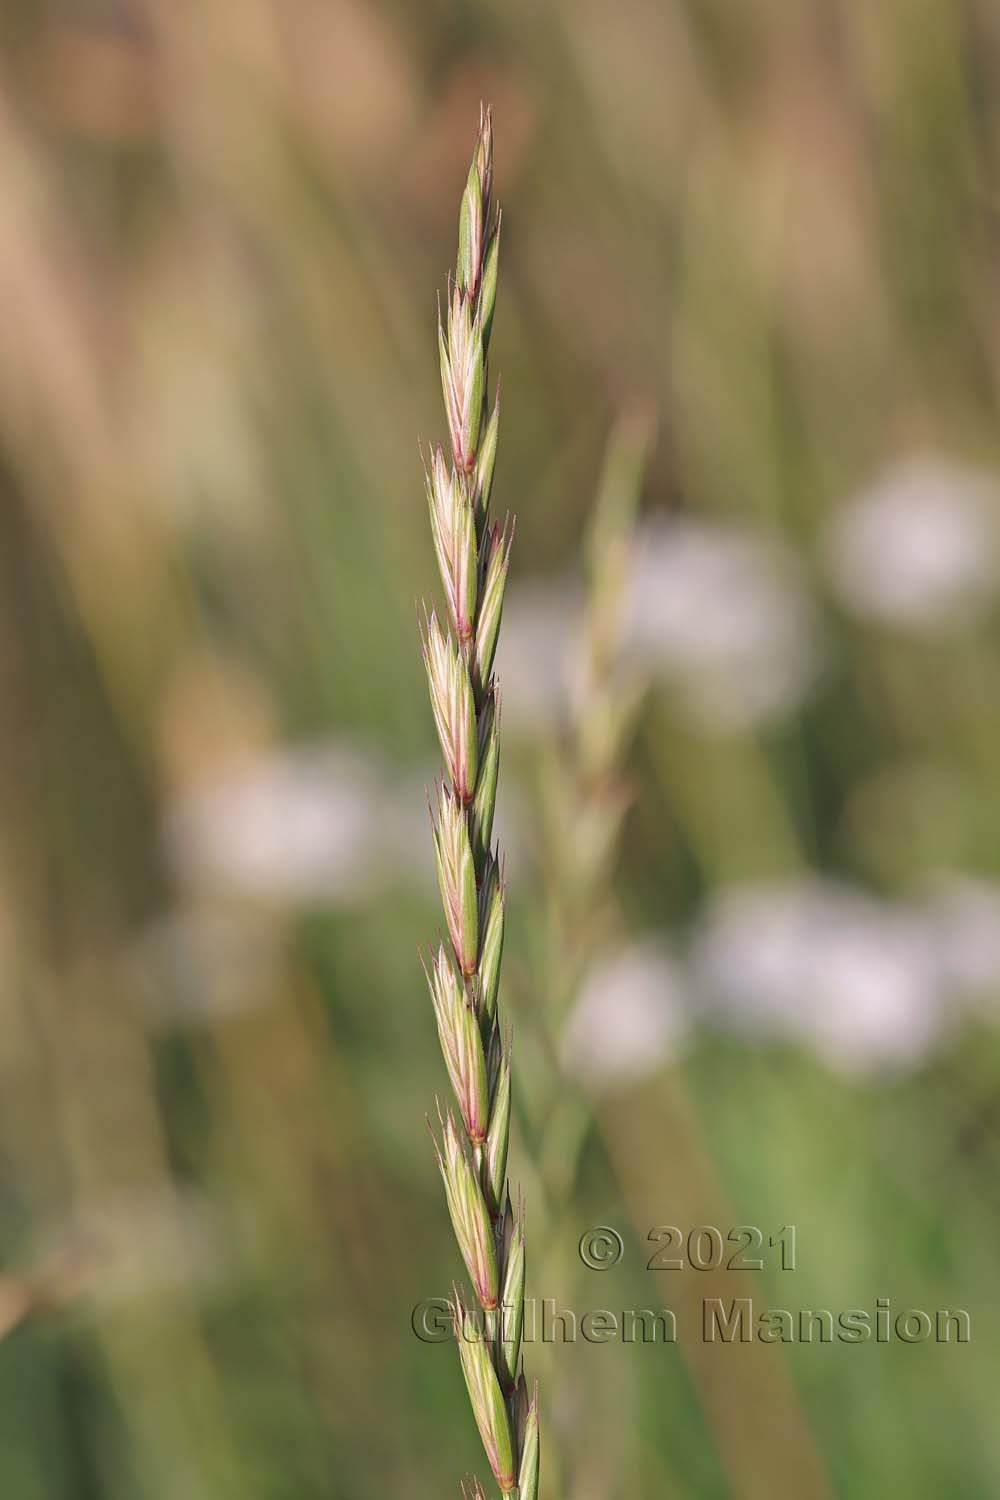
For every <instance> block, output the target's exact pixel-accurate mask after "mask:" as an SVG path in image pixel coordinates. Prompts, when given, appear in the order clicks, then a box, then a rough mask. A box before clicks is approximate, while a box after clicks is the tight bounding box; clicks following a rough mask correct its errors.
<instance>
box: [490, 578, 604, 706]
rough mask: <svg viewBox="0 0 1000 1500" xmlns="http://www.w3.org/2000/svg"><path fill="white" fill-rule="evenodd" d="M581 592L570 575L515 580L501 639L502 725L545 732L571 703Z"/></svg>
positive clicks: (581, 600) (511, 586) (505, 613)
mask: <svg viewBox="0 0 1000 1500" xmlns="http://www.w3.org/2000/svg"><path fill="white" fill-rule="evenodd" d="M582 625H583V593H582V590H581V589H580V587H579V585H578V584H577V583H575V582H574V581H573V580H571V579H569V578H565V577H563V578H550V579H546V580H544V581H539V580H534V581H530V582H527V583H517V584H511V585H510V586H509V587H508V589H507V595H506V598H505V600H504V607H503V628H502V629H501V631H500V639H499V642H498V644H497V677H498V679H499V682H500V697H501V705H502V712H503V729H504V731H506V730H508V729H509V730H511V731H512V732H513V733H514V734H521V735H525V736H536V735H547V734H550V733H551V732H552V731H553V730H557V729H559V728H560V727H562V725H563V724H564V723H565V722H566V719H567V718H568V716H569V712H570V708H571V705H572V699H573V692H574V686H575V675H576V672H577V661H578V656H579V650H580V632H581V629H582Z"/></svg>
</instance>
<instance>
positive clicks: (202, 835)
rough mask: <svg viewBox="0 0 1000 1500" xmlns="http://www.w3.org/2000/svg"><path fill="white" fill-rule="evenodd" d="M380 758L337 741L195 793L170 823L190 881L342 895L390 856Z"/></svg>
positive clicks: (358, 894)
mask: <svg viewBox="0 0 1000 1500" xmlns="http://www.w3.org/2000/svg"><path fill="white" fill-rule="evenodd" d="M384 782H385V771H384V767H383V766H382V763H381V759H380V757H379V756H378V755H377V754H375V753H374V752H372V751H362V750H361V749H358V748H354V747H344V746H329V747H320V748H314V749H308V750H292V751H284V752H279V753H276V754H274V755H273V756H270V757H268V758H266V759H262V760H261V761H259V762H258V763H257V764H255V765H252V766H250V767H248V768H241V769H240V770H239V771H237V772H235V773H234V774H233V775H232V776H230V777H226V778H223V779H220V780H219V781H217V782H214V783H213V784H211V785H209V786H207V787H204V788H200V789H199V790H197V791H194V792H190V793H188V794H187V795H186V796H184V797H183V798H181V799H180V800H179V802H178V803H177V804H176V805H175V806H174V807H173V809H172V810H171V812H170V813H169V816H168V819H167V827H166V834H165V837H166V845H167V851H168V855H169V857H170V859H171V861H172V863H173V865H174V867H175V869H176V870H177V871H178V873H179V875H180V877H181V878H182V880H186V881H188V882H190V883H191V884H196V885H198V886H200V887H206V886H207V887H209V888H213V889H215V888H221V889H223V890H226V891H233V892H237V893H240V894H243V895H249V896H257V897H265V898H270V899H274V900H278V901H314V900H315V901H321V902H324V903H326V902H343V901H347V902H350V901H353V900H357V899H360V898H362V897H363V896H365V895H366V894H367V893H368V891H369V890H370V888H371V886H372V883H373V881H374V879H375V877H376V874H377V871H378V866H379V861H380V857H381V837H380V822H379V818H380V796H381V793H382V789H383V786H384Z"/></svg>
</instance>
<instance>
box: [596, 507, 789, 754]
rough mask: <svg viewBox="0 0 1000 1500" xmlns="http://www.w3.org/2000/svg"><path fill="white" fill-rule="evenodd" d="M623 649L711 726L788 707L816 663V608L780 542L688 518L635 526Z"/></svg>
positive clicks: (735, 725) (770, 715) (760, 719)
mask: <svg viewBox="0 0 1000 1500" xmlns="http://www.w3.org/2000/svg"><path fill="white" fill-rule="evenodd" d="M625 649H626V654H627V655H628V656H630V657H631V658H632V659H633V660H637V661H638V663H639V664H640V665H641V666H642V667H643V668H644V669H646V670H648V671H650V672H651V673H652V674H653V675H655V676H657V677H659V678H660V679H661V680H664V681H666V682H667V683H669V684H671V685H672V686H673V687H674V688H675V690H676V692H677V696H678V699H679V702H680V704H681V705H682V706H683V707H685V708H686V709H687V711H688V713H689V714H690V716H691V717H692V718H693V719H694V720H695V721H696V722H697V723H698V724H699V725H700V726H701V727H702V728H705V729H710V730H717V731H733V730H740V729H745V728H749V727H752V726H754V725H757V724H761V723H766V722H769V721H771V720H774V719H776V718H780V717H781V716H782V715H784V714H787V713H788V712H790V711H791V710H793V709H794V708H795V707H796V706H797V705H798V704H799V703H800V702H801V700H802V698H803V696H804V694H805V693H806V691H807V689H808V687H809V685H810V683H811V681H812V679H813V677H814V675H815V672H816V669H817V664H818V650H817V630H816V621H815V614H814V611H813V608H812V605H811V601H810V599H809V596H808V594H807V592H806V589H805V587H804V584H803V581H802V578H801V576H800V573H799V570H798V568H797V566H796V563H795V560H794V558H793V557H792V556H791V555H790V554H789V552H788V551H787V549H786V548H784V547H783V546H782V545H781V543H780V542H779V541H778V540H777V539H775V538H772V537H770V536H768V537H764V536H758V535H755V534H754V533H753V532H751V531H749V530H746V529H743V528H739V527H736V526H722V525H719V524H710V523H708V522H703V521H691V520H665V519H659V520H656V521H652V522H649V523H647V524H646V525H645V526H643V527H642V528H640V530H639V532H638V534H637V538H636V547H635V555H634V560H633V567H632V576H631V580H630V585H629V591H628V599H627V619H626V632H625Z"/></svg>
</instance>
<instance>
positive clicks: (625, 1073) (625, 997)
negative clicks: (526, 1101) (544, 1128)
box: [561, 941, 689, 1092]
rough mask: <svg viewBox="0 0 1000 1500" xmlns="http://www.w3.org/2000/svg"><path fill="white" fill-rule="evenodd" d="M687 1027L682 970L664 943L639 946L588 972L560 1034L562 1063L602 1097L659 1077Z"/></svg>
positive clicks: (601, 962) (676, 1051)
mask: <svg viewBox="0 0 1000 1500" xmlns="http://www.w3.org/2000/svg"><path fill="white" fill-rule="evenodd" d="M688 1029H689V1027H688V1019H687V993H686V986H685V980H684V977H683V972H682V970H681V968H680V966H679V965H678V963H677V962H676V960H675V959H673V958H672V957H671V955H670V954H669V952H668V951H667V950H666V948H665V947H663V946H662V945H661V944H659V943H656V942H652V941H648V942H641V943H636V944H634V945H633V946H631V947H629V948H625V949H624V950H622V951H621V952H619V953H616V954H614V955H612V956H611V957H609V958H605V959H603V960H601V961H600V962H599V963H597V964H596V965H595V966H594V967H593V968H592V969H591V971H590V973H589V975H588V976H587V978H586V980H585V981H584V984H583V987H582V989H581V991H580V995H579V998H578V1000H577V1002H576V1005H575V1006H574V1009H573V1012H572V1014H571V1015H570V1017H569V1020H568V1022H567V1025H566V1030H565V1032H564V1034H563V1039H562V1047H561V1056H562V1063H563V1066H564V1068H565V1069H566V1071H567V1072H568V1073H572V1074H574V1075H575V1076H577V1077H579V1078H581V1079H582V1080H583V1082H584V1083H585V1084H587V1085H588V1086H589V1087H590V1088H591V1089H593V1090H594V1091H595V1092H604V1091H607V1090H611V1089H614V1088H616V1087H620V1086H622V1085H627V1084H628V1083H630V1082H633V1081H636V1080H638V1079H640V1078H644V1077H645V1076H646V1075H647V1074H650V1073H655V1072H656V1071H657V1069H659V1068H660V1067H662V1066H663V1064H664V1063H665V1062H669V1061H670V1060H671V1059H672V1058H674V1057H675V1056H676V1055H677V1053H678V1050H679V1049H680V1048H681V1047H682V1046H683V1043H684V1041H685V1038H686V1036H687V1033H688Z"/></svg>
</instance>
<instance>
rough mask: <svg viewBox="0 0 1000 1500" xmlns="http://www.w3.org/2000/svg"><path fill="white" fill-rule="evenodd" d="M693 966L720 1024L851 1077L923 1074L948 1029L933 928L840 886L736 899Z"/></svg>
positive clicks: (698, 947) (724, 905) (705, 937)
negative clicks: (776, 1042)
mask: <svg viewBox="0 0 1000 1500" xmlns="http://www.w3.org/2000/svg"><path fill="white" fill-rule="evenodd" d="M692 964H693V970H694V974H695V977H696V981H697V983H698V985H699V988H700V989H701V991H702V993H703V994H704V997H705V1004H706V1011H707V1014H708V1015H709V1017H710V1018H711V1019H713V1020H714V1021H716V1022H717V1023H718V1024H719V1025H722V1026H725V1027H727V1028H729V1029H732V1030H736V1031H739V1032H741V1033H743V1034H746V1035H749V1036H761V1037H764V1038H774V1039H787V1040H790V1041H793V1042H797V1043H799V1044H801V1045H805V1046H809V1047H811V1048H812V1049H813V1050H814V1051H815V1052H817V1053H818V1054H819V1055H820V1056H821V1057H822V1058H823V1059H824V1061H826V1062H827V1063H828V1064H829V1065H830V1066H832V1067H834V1068H837V1069H840V1070H842V1071H844V1072H848V1073H855V1072H859V1073H864V1072H869V1071H877V1070H879V1069H906V1068H909V1067H913V1066H915V1065H917V1064H918V1063H920V1062H921V1061H922V1060H923V1059H924V1058H925V1057H927V1056H928V1055H929V1054H931V1053H932V1052H933V1051H934V1050H935V1048H936V1047H937V1045H938V1044H939V1042H940V1041H941V1040H942V1039H943V1037H944V1034H945V1032H946V1029H947V1026H948V1020H949V1018H948V1012H947V1009H946V1006H945V1004H944V989H943V974H942V970H941V966H940V963H939V961H938V959H937V956H936V953H935V943H934V934H933V930H932V928H931V927H930V926H929V924H928V923H927V922H926V921H923V920H921V918H920V916H919V914H917V913H916V912H913V911H910V910H909V909H907V908H905V907H897V906H893V905H890V904H888V903H887V902H883V901H879V900H876V899H874V898H873V897H870V896H868V895H866V894H865V893H863V892H861V891H857V890H854V889H852V888H851V887H850V886H845V885H840V884H837V883H836V882H833V881H827V880H822V879H818V878H816V879H811V880H806V881H803V882H801V883H799V884H790V885H768V886H747V887H743V888H736V889H733V890H729V891H726V892H725V893H723V894H722V895H721V896H719V897H717V898H716V900H715V901H714V902H713V903H712V904H711V906H710V907H709V910H708V913H707V914H706V917H705V918H704V920H703V923H702V925H701V929H700V931H699V933H698V935H697V936H696V939H695V941H694V944H693V948H692Z"/></svg>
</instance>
